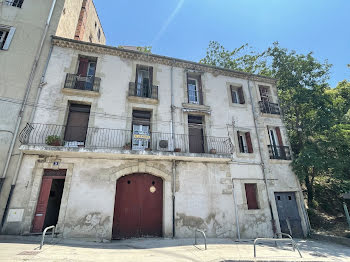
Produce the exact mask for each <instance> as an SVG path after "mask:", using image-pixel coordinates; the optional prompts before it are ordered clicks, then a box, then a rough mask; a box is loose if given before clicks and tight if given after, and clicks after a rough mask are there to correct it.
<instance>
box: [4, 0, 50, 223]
mask: <svg viewBox="0 0 350 262" xmlns="http://www.w3.org/2000/svg"><path fill="white" fill-rule="evenodd" d="M55 5H56V0H53V1H52V4H51V9H50V12H49V15H48V18H47V21H46V24H45V29H44V32H43V34H42V36H41V41H40V46H39V49H38V50H37V53H36V55H35V59H34V63H33V66H32V70H31V72H30V75H29V79H28V82H27V85H26V92H25V95H24V98H23V101H22V105H21V109H20V111H19V114H18V118H17V122H16V128H15V132H14V134H13V137H12V141H11V145H10V149H9V152H8V154H7V159H6V164H5V167H4V170H3V173H2V175H1V179H5V177H6V174H7V171H8V167H9V164H10V160H11V156H12V152H13V149H14V146H15V143H16V139H17V135H18V132H19V127H20V125H21V122H22V118H23V113H24V109H25V105H26V103H27V100H28V96H29V93H30V90H31V87H32V83H33V80H34V76H35V73H36V69H37V67H38V62H39V58H40V55H41V52H42V49H43V46H44V41H45V38H46V35H47V32H48V29H49V25H50V22H51V18H52V14H53V10H54V8H55ZM51 53H52V46H51V47H50V51H49V56H48V59H47V61H46V65H45V69H44V72H43V75H42V77H41V80H40V84H39V90H38V93H37V96H36V99H35V104H34V105H36V104H37V102H38V99H39V95H40V92H41V88H42V85H43V79H44V77H45V74H46V70H47V66H48V62H49V59H50V57H51ZM34 111H35V107H34V108H33V111H32V113H31V118H30V122H31V121H32V120H33V117H34ZM22 158H23V153H22V152H21V153H20V156H19V159H18V162H17V165H16V171H15V175H14V178H13V180H12V183H11V189H10V193H9V196H8V199H7V203H6V207H5V210H4V214H3V216H2V220H1V227H2V226H3V224H4V222H5V217H6V215H7V211H8V207H9V203H10V200H11V197H12V194H13V190H14V188H15V184H16V180H17V177H18V172H19V168H20V165H21V162H22ZM0 192H1V188H0Z"/></svg>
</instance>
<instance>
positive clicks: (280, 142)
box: [275, 127, 283, 146]
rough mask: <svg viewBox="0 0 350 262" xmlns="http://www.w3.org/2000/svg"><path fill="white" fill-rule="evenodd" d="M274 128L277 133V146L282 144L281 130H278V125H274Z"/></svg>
mask: <svg viewBox="0 0 350 262" xmlns="http://www.w3.org/2000/svg"><path fill="white" fill-rule="evenodd" d="M275 130H276V135H277V140H278V144H279V146H283V141H282V136H281V130H280V128H279V127H276V128H275Z"/></svg>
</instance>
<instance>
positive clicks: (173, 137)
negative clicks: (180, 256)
mask: <svg viewBox="0 0 350 262" xmlns="http://www.w3.org/2000/svg"><path fill="white" fill-rule="evenodd" d="M174 63H175V61H173V64H172V65H171V69H170V92H171V135H172V140H173V149H174V148H175V147H176V146H175V119H174V118H175V117H174V114H175V106H174V84H173V71H174ZM172 175H173V195H172V200H173V238H175V184H176V161H175V160H173V166H172Z"/></svg>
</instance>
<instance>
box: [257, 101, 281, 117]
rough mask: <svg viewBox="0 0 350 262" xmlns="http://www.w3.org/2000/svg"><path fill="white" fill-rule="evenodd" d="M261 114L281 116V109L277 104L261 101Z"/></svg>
mask: <svg viewBox="0 0 350 262" xmlns="http://www.w3.org/2000/svg"><path fill="white" fill-rule="evenodd" d="M259 106H260V112H261V113H266V114H273V115H280V114H281V112H280V107H279V106H278V104H276V103H271V102H267V101H259Z"/></svg>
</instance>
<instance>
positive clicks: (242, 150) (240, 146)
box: [237, 131, 244, 153]
mask: <svg viewBox="0 0 350 262" xmlns="http://www.w3.org/2000/svg"><path fill="white" fill-rule="evenodd" d="M237 138H238V146H239V152H241V153H243V152H244V149H243V147H242V146H243V143H242V141H241V137H240V135H239V131H237Z"/></svg>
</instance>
